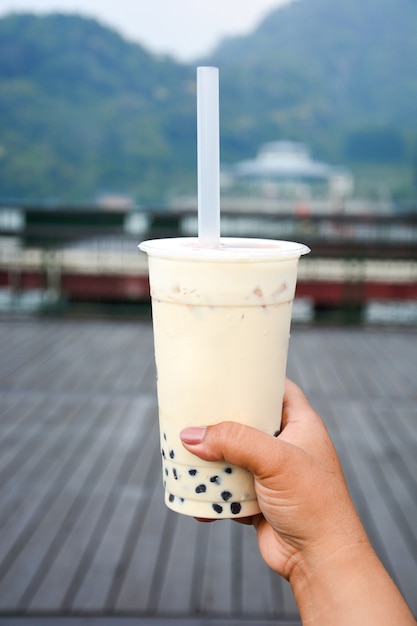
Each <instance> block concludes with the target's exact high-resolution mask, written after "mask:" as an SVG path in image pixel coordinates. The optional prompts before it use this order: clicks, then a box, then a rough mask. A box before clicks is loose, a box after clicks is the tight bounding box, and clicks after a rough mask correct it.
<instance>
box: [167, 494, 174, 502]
mask: <svg viewBox="0 0 417 626" xmlns="http://www.w3.org/2000/svg"><path fill="white" fill-rule="evenodd" d="M168 500H169V501H170V502H174V500H175V496H174V495H173V494H172V493H170V494H169V497H168Z"/></svg>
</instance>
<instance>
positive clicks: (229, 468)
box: [224, 467, 233, 474]
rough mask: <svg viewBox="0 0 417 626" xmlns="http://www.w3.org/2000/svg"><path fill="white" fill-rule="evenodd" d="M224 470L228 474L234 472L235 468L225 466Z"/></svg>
mask: <svg viewBox="0 0 417 626" xmlns="http://www.w3.org/2000/svg"><path fill="white" fill-rule="evenodd" d="M224 471H225V472H226V474H231V473H232V472H233V468H232V467H225V468H224Z"/></svg>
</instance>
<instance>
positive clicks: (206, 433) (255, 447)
mask: <svg viewBox="0 0 417 626" xmlns="http://www.w3.org/2000/svg"><path fill="white" fill-rule="evenodd" d="M180 438H181V441H182V443H183V445H184V447H185V448H186V449H187V450H188V451H189V452H191V453H192V454H195V455H196V456H198V457H200V458H201V459H204V460H205V461H226V462H227V463H231V464H232V465H237V466H238V467H242V468H244V469H247V470H249V471H250V472H251V473H252V474H254V475H255V476H257V477H258V478H261V477H262V476H265V475H271V473H277V472H279V470H280V466H281V467H282V466H283V464H284V463H285V460H286V459H287V458H288V456H289V454H290V453H291V452H292V453H293V452H294V449H293V446H292V445H291V444H289V443H287V442H284V441H280V439H278V438H276V437H273V436H272V435H267V434H266V433H264V432H262V431H260V430H257V429H256V428H252V427H251V426H246V425H244V424H240V423H238V422H221V423H220V424H215V425H213V426H207V427H203V428H197V427H191V428H185V429H184V430H182V431H181V433H180ZM291 449H292V450H291Z"/></svg>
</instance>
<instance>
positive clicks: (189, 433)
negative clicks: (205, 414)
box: [180, 426, 207, 445]
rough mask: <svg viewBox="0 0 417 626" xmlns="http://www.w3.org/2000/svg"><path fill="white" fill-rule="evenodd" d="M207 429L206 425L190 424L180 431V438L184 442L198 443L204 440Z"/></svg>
mask: <svg viewBox="0 0 417 626" xmlns="http://www.w3.org/2000/svg"><path fill="white" fill-rule="evenodd" d="M206 430H207V429H206V427H205V426H190V427H189V428H184V429H183V430H182V431H181V432H180V439H181V441H182V442H183V443H188V444H189V445H196V444H197V443H201V442H202V441H203V439H204V435H205V434H206Z"/></svg>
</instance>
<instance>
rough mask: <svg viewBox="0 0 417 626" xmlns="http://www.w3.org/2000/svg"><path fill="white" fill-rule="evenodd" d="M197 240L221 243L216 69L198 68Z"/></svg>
mask: <svg viewBox="0 0 417 626" xmlns="http://www.w3.org/2000/svg"><path fill="white" fill-rule="evenodd" d="M197 170H198V240H199V243H200V245H201V246H212V247H217V246H218V245H219V242H220V134H219V70H218V68H217V67H198V68H197Z"/></svg>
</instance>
